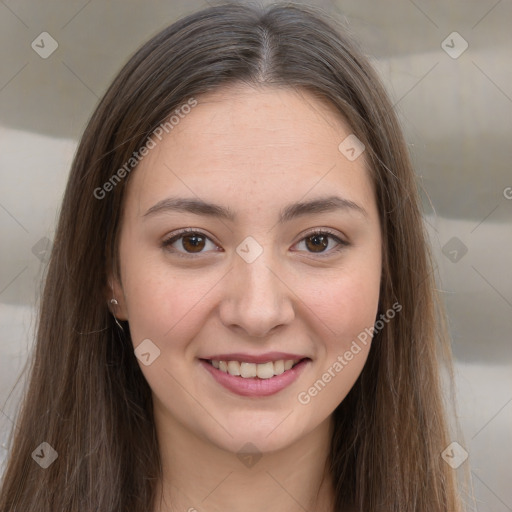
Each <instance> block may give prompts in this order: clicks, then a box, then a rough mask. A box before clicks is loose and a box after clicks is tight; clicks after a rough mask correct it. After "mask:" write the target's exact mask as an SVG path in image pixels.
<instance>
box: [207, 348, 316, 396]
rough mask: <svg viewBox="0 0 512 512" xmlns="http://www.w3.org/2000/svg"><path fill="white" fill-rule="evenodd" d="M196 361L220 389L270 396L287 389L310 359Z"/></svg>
mask: <svg viewBox="0 0 512 512" xmlns="http://www.w3.org/2000/svg"><path fill="white" fill-rule="evenodd" d="M200 362H201V364H202V366H203V367H204V368H205V369H206V370H207V371H208V373H210V375H212V377H213V378H214V379H215V381H216V382H217V383H218V384H220V385H222V386H223V387H224V388H227V389H228V390H230V391H232V392H234V393H236V394H238V395H243V396H251V397H257V396H269V395H273V394H275V393H277V392H279V391H281V390H282V389H284V388H286V387H287V386H289V385H290V384H291V383H292V382H294V381H295V380H296V379H297V378H298V377H299V375H300V374H301V373H302V371H303V370H304V369H305V367H306V366H307V365H308V364H309V363H311V359H310V358H309V357H302V358H295V359H276V360H273V361H272V360H268V361H266V362H258V363H254V362H249V361H239V360H236V359H229V358H227V357H224V358H223V359H220V358H219V359H216V358H215V359H200Z"/></svg>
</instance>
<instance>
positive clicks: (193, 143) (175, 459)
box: [109, 85, 382, 512]
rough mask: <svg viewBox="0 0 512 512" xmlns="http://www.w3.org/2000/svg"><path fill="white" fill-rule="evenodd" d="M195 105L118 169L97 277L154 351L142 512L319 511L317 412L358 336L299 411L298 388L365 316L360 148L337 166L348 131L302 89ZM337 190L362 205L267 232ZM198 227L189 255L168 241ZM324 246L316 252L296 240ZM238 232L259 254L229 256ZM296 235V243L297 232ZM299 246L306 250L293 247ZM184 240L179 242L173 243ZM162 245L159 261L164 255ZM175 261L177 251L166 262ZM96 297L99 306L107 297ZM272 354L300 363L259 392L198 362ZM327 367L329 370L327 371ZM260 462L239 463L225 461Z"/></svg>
mask: <svg viewBox="0 0 512 512" xmlns="http://www.w3.org/2000/svg"><path fill="white" fill-rule="evenodd" d="M197 100H198V105H197V106H196V107H195V108H194V109H192V111H191V112H190V113H189V114H188V115H187V116H185V117H184V118H183V119H181V120H180V122H179V124H178V125H177V126H175V128H174V129H173V130H172V131H171V132H170V133H169V134H168V135H165V137H164V138H163V139H162V141H161V142H159V143H158V145H157V147H156V148H154V149H152V150H151V151H150V153H149V154H148V155H147V156H146V157H145V158H144V159H143V161H142V162H141V164H140V165H139V167H138V168H137V170H136V171H135V172H134V173H133V174H132V175H131V176H130V183H129V186H128V189H127V196H126V198H125V207H124V210H123V220H122V228H121V233H120V245H119V249H120V263H121V276H120V279H116V278H115V277H114V276H111V282H112V287H113V290H112V292H113V294H114V296H115V298H116V299H117V300H118V301H119V305H118V306H116V309H115V314H116V316H117V317H118V318H120V319H123V320H128V321H129V325H130V333H131V336H132V340H133V345H134V347H137V346H138V345H139V344H140V343H141V342H142V341H143V340H145V339H150V340H151V341H152V343H153V344H154V345H156V346H157V347H158V349H159V350H160V355H159V357H157V358H156V359H155V360H154V361H153V362H152V363H151V364H149V365H148V366H146V365H144V364H142V363H141V362H140V361H139V365H140V367H141V370H142V372H143V374H144V376H145V378H146V379H147V382H148V383H149V385H150V387H151V389H152V393H153V400H154V410H155V413H154V416H155V423H156V428H157V433H158V439H159V444H160V449H161V457H162V464H163V480H162V482H159V486H158V493H159V494H158V496H159V497H162V498H163V502H162V503H160V502H159V501H158V502H157V504H156V505H155V511H156V510H158V511H175V510H189V511H190V512H193V511H194V510H197V511H203V510H204V511H209V512H213V511H223V512H227V511H236V510H245V511H247V512H251V511H260V510H261V509H262V501H263V500H264V501H263V502H264V507H265V510H266V511H268V512H273V511H282V510H288V511H290V512H294V511H299V510H300V511H303V510H304V509H306V510H308V511H313V510H318V511H320V510H322V511H326V510H332V507H333V491H332V485H331V481H330V478H329V476H328V475H327V477H326V478H324V479H323V478H322V475H323V468H324V464H325V461H326V460H327V457H328V454H329V450H330V435H331V433H332V416H331V415H332V412H333V411H334V409H335V408H336V406H337V405H338V404H339V403H340V402H341V401H342V400H343V398H344V397H345V396H346V395H347V393H348V392H349V390H350V389H351V388H352V386H353V384H354V382H355V381H356V379H357V377H358V376H359V374H360V372H361V370H362V368H363V366H364V364H365V362H366V358H367V355H368V351H369V347H370V343H368V344H367V345H366V346H364V345H362V344H360V345H361V351H360V352H359V353H358V354H357V355H354V357H353V359H352V360H351V361H349V362H348V364H347V365H346V366H344V368H343V370H342V371H341V372H338V373H335V375H336V376H335V377H334V378H332V379H331V381H330V382H329V383H328V384H327V385H326V386H325V387H324V388H323V389H322V390H321V391H320V392H319V393H318V394H317V395H316V396H314V397H312V398H311V400H310V402H309V403H307V404H302V403H300V402H299V401H298V398H297V397H298V394H299V393H300V392H304V391H307V390H308V389H309V388H310V387H311V386H312V384H313V383H314V382H315V381H317V380H318V379H321V378H322V374H324V372H326V371H327V370H328V368H329V367H331V368H332V366H333V363H334V362H335V361H336V360H337V358H338V356H339V355H343V354H344V353H345V352H346V351H347V350H349V348H350V346H351V343H352V342H353V341H354V340H356V339H357V335H358V334H359V333H361V332H362V331H364V329H365V328H369V327H371V326H373V324H374V322H375V317H376V314H377V307H378V300H379V285H380V279H381V270H382V268H381V257H382V254H381V232H380V226H379V214H378V210H377V205H376V200H375V193H374V189H373V185H372V182H371V180H370V177H369V174H368V171H367V169H366V167H365V165H366V164H365V160H364V153H363V155H362V156H361V157H359V158H357V159H356V160H354V161H349V160H348V159H347V158H346V157H345V156H344V155H343V154H342V153H341V152H340V151H339V150H338V145H339V144H340V142H341V141H342V140H343V139H345V137H347V136H348V135H349V134H351V133H352V132H351V129H350V127H349V126H348V125H347V124H346V122H344V121H343V119H342V118H341V116H340V115H339V114H338V113H337V112H335V111H334V109H333V108H332V107H331V106H330V105H328V104H326V103H324V102H322V101H321V100H319V99H316V98H315V97H314V96H312V95H310V93H308V92H297V91H295V90H292V89H284V88H281V89H278V88H272V87H268V86H267V87H263V88H257V89H255V88H252V87H250V86H247V85H236V86H230V87H229V88H223V89H222V90H220V91H216V92H215V93H209V94H207V95H204V96H201V97H198V98H197ZM334 194H335V195H339V196H342V197H344V198H346V199H349V200H351V201H353V202H354V203H356V204H357V205H359V206H360V207H361V208H363V209H364V210H365V212H366V214H361V213H360V212H358V211H356V210H353V209H342V210H336V211H331V212H323V213H315V214H308V215H305V216H302V217H297V218H294V219H292V220H290V221H288V222H285V223H284V224H278V223H277V218H278V212H279V211H280V209H281V208H283V207H284V206H285V205H288V204H289V203H293V202H297V201H308V200H311V199H314V198H318V197H324V196H330V195H334ZM171 195H173V196H180V197H194V198H200V199H202V200H205V201H211V202H214V203H216V204H219V205H223V206H226V207H229V208H230V209H232V210H233V211H234V212H235V213H236V215H237V220H236V221H235V222H231V221H228V220H224V219H223V220H221V219H217V218H210V217H206V216H201V215H195V214H192V213H183V212H176V211H164V212H160V213H159V214H154V215H149V216H144V214H145V213H146V212H147V210H148V209H149V208H151V207H152V206H153V205H155V204H156V203H158V202H159V201H160V200H162V199H165V198H167V197H169V196H171ZM182 228H197V229H198V230H199V231H200V232H202V233H203V234H204V235H205V236H206V237H208V238H206V239H204V238H203V239H201V244H200V248H199V249H198V251H199V252H192V253H191V252H190V251H191V250H192V251H193V246H192V245H191V244H190V243H188V244H187V243H186V240H184V239H183V238H181V239H178V240H177V241H175V242H174V243H173V244H172V246H171V247H162V241H163V240H165V239H166V238H167V239H168V238H170V235H172V234H175V233H176V232H177V231H178V230H180V229H182ZM321 228H330V229H332V230H333V231H334V232H335V233H336V236H338V237H339V238H340V239H342V240H344V241H346V242H348V243H349V245H348V246H343V247H342V249H341V251H339V252H336V248H337V247H339V245H338V243H337V242H336V240H335V239H331V238H329V239H328V240H329V246H328V247H327V248H325V249H323V252H322V251H321V250H319V251H320V252H315V247H314V245H313V244H312V243H311V238H310V237H311V234H310V231H312V230H314V229H319V230H320V229H321ZM248 236H251V237H252V238H254V239H255V240H256V241H257V242H258V244H259V245H260V246H261V247H262V248H263V253H262V254H261V255H260V256H259V257H257V258H256V260H255V261H253V262H252V263H248V262H247V261H245V260H244V259H243V258H241V257H240V256H239V254H238V253H237V252H236V248H237V246H238V245H239V244H240V243H241V242H242V241H244V239H245V238H246V237H248ZM308 237H309V238H308ZM308 240H309V243H308ZM183 243H185V246H183ZM173 249H174V252H173ZM187 250H188V251H189V252H188V254H191V255H192V256H191V257H190V258H186V257H183V258H182V257H179V255H178V254H177V253H178V252H179V253H181V254H185V255H186V254H187ZM109 298H111V297H110V296H109ZM269 351H282V352H289V353H294V354H301V355H304V356H307V357H309V358H310V359H311V361H310V362H309V363H308V365H307V367H306V368H305V369H304V371H303V372H302V374H301V375H300V376H299V378H298V379H297V380H296V381H295V382H293V383H292V384H291V385H290V386H288V387H287V388H285V389H284V390H281V391H280V392H279V393H277V394H275V395H272V396H269V397H241V396H238V395H236V394H233V393H232V392H230V391H228V390H226V389H225V388H223V387H222V386H220V384H218V383H217V382H216V381H215V380H214V379H213V378H212V376H211V375H210V374H209V373H208V372H207V371H206V370H205V369H204V368H203V367H202V365H201V364H200V362H199V358H202V357H205V356H207V355H212V354H219V353H234V352H242V353H248V354H260V353H263V352H269ZM331 371H332V370H331ZM248 442H250V443H252V444H253V445H254V446H255V447H256V448H257V450H258V452H259V453H260V454H261V455H262V457H261V458H260V459H259V460H258V462H257V463H256V464H254V465H253V466H252V467H248V466H246V465H245V464H243V463H242V461H241V460H240V458H239V457H237V452H239V451H240V450H241V448H242V447H243V446H244V445H245V444H246V443H248Z"/></svg>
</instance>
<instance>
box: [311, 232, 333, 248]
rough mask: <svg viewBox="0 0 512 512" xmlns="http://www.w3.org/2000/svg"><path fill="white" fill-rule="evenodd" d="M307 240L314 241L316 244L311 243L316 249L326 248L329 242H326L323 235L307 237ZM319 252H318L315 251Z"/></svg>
mask: <svg viewBox="0 0 512 512" xmlns="http://www.w3.org/2000/svg"><path fill="white" fill-rule="evenodd" d="M309 240H316V242H313V246H314V247H315V248H316V249H318V248H320V249H322V248H324V249H325V248H326V247H327V246H328V245H329V242H328V240H327V237H326V236H324V235H313V236H311V237H309ZM316 252H320V251H316Z"/></svg>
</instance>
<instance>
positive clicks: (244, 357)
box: [201, 352, 307, 364]
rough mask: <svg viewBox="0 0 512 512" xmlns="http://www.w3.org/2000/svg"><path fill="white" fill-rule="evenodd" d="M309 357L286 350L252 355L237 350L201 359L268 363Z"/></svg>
mask: <svg viewBox="0 0 512 512" xmlns="http://www.w3.org/2000/svg"><path fill="white" fill-rule="evenodd" d="M304 358H307V356H305V355H303V354H302V355H301V354H288V353H286V352H266V353H265V354H258V355H250V354H242V353H240V352H237V353H235V354H215V355H211V356H207V357H201V359H208V360H214V361H238V362H239V363H256V364H261V363H268V362H269V361H272V362H274V361H280V360H282V359H284V360H287V359H294V360H298V359H304Z"/></svg>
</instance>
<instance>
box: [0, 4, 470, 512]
mask: <svg viewBox="0 0 512 512" xmlns="http://www.w3.org/2000/svg"><path fill="white" fill-rule="evenodd" d="M340 32H341V31H340V29H339V28H338V27H336V26H335V25H334V24H333V23H332V22H331V21H329V20H327V19H325V18H324V17H322V16H321V15H320V14H318V13H316V12H315V11H313V10H312V9H307V8H305V7H297V6H295V7H294V6H279V5H276V6H273V7H269V8H268V9H265V10H259V9H257V8H254V7H245V6H239V5H223V6H218V7H213V8H209V9H206V10H203V11H201V12H198V13H196V14H193V15H191V16H188V17H186V18H184V19H182V20H180V21H178V22H177V23H175V24H173V25H172V26H170V27H168V28H166V29H165V30H163V31H162V32H161V33H159V34H158V35H156V36H155V37H154V38H152V39H151V40H150V41H148V42H147V43H146V44H145V45H144V46H143V47H142V48H141V49H140V50H139V51H138V52H137V53H136V54H135V55H134V56H133V57H132V58H131V59H130V61H129V62H128V63H127V64H126V65H125V66H124V68H123V69H122V70H121V71H120V73H119V75H118V76H117V77H116V78H115V80H114V82H113V83H112V85H111V87H110V88H109V89H108V91H107V93H106V94H105V96H104V98H103V99H102V100H101V102H100V104H99V106H98V107H97V109H96V111H95V113H94V114H93V116H92V118H91V120H90V122H89V124H88V126H87V128H86V130H85V132H84V135H83V138H82V140H81V143H80V145H79V148H78V151H77V154H76V157H75V160H74V163H73V167H72V170H71V174H70V177H69V182H68V186H67V189H66V193H65V197H64V202H63V207H62V211H61V215H60V221H59V225H58V231H57V234H56V238H55V241H54V249H53V253H52V257H51V262H50V265H49V270H48V275H47V280H46V287H45V291H44V295H43V300H42V306H41V312H40V322H39V326H38V336H37V343H36V347H35V352H34V365H33V368H32V371H31V379H30V385H29V387H28V390H27V395H26V398H25V401H24V403H23V407H22V409H21V411H20V416H19V419H18V421H17V427H18V428H17V429H15V430H14V431H13V440H12V446H11V452H10V458H9V460H8V465H7V469H6V472H5V477H4V482H3V487H2V491H1V494H0V509H1V510H2V511H3V510H6V511H7V510H9V511H24V512H25V511H27V510H31V511H35V510H37V511H40V512H43V511H56V510H58V511H64V510H66V511H67V510H69V511H75V510H76V511H78V510H80V511H83V510H91V511H92V510H95V511H102V512H106V511H121V510H123V511H125V510H126V511H130V512H136V511H141V512H142V511H147V510H151V511H154V512H157V511H158V512H165V511H175V510H189V511H194V510H198V511H202V510H209V511H210V510H212V511H213V510H223V511H228V510H241V509H244V510H249V511H252V510H261V509H262V508H263V507H264V508H265V510H268V511H278V510H286V511H295V510H315V511H333V512H334V511H335V512H345V511H361V512H363V511H364V512H374V511H375V512H376V511H386V512H389V511H392V510H393V511H407V512H409V511H413V510H414V511H416V512H423V511H425V512H426V511H427V510H428V511H429V512H452V511H457V510H460V504H459V502H458V498H457V492H456V484H455V481H454V475H453V470H452V469H451V467H449V466H448V465H447V464H446V463H445V462H444V460H443V459H442V457H441V455H440V454H441V452H442V451H443V450H444V449H445V448H446V447H447V446H448V445H449V443H450V437H449V434H448V429H447V425H446V422H445V415H444V412H443V407H442V394H441V387H440V382H439V368H438V367H439V357H440V356H443V358H444V360H445V361H446V362H448V364H449V344H448V341H447V337H446V335H445V334H441V335H439V332H441V333H444V331H443V330H442V329H439V328H438V327H437V324H439V323H440V325H441V327H442V326H443V322H442V320H443V319H442V315H439V316H437V317H436V314H435V313H436V308H435V304H436V300H437V298H436V295H435V288H434V282H433V277H432V272H431V262H430V258H429V252H428V249H427V244H426V236H425V233H424V231H423V225H422V219H421V213H420V208H419V201H418V196H417V192H416V184H415V179H414V173H413V170H412V166H411V162H410V160H409V156H408V153H407V148H406V145H405V142H404V140H403V137H402V134H401V131H400V128H399V126H398V123H397V119H396V116H395V113H394V111H393V108H392V105H391V103H390V101H389V100H388V98H387V96H386V94H385V91H384V89H383V87H382V85H381V84H380V82H379V80H378V78H377V76H376V75H375V73H374V71H373V70H372V69H371V67H370V65H369V64H368V62H367V60H366V59H365V58H364V57H363V55H362V54H361V52H360V51H359V50H358V49H357V48H356V47H355V45H354V43H353V42H351V41H350V40H349V39H348V38H347V37H346V36H345V35H343V34H342V33H340ZM436 320H437V322H436Z"/></svg>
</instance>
